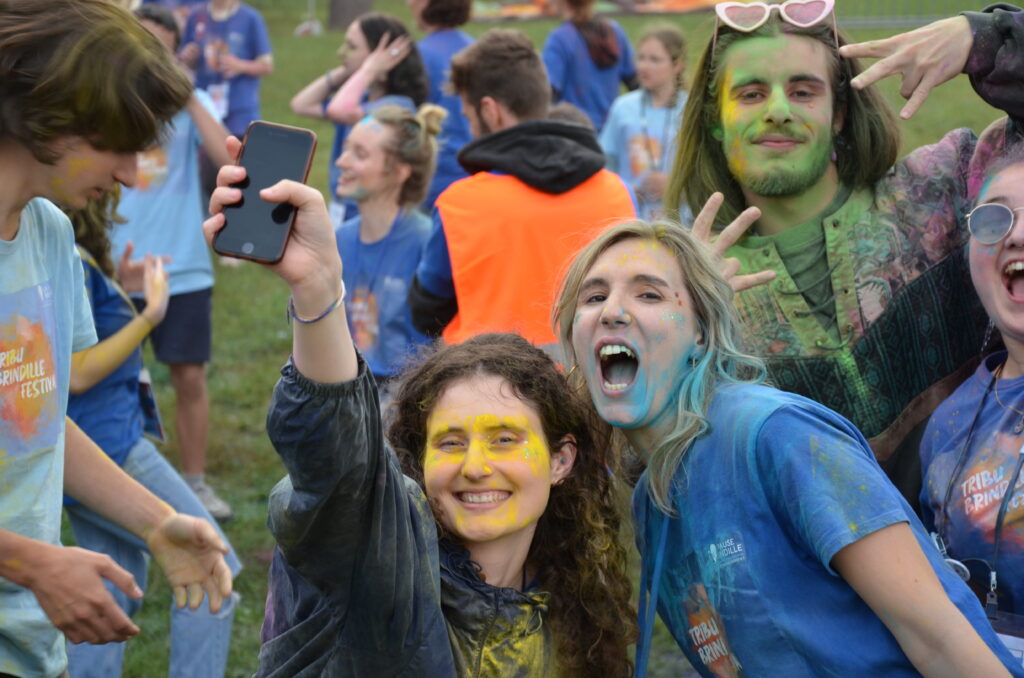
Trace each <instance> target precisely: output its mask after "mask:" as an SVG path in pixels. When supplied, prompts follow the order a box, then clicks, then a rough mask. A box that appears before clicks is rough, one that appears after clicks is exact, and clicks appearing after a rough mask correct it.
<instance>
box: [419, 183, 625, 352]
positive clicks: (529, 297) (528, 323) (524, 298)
mask: <svg viewBox="0 0 1024 678" xmlns="http://www.w3.org/2000/svg"><path fill="white" fill-rule="evenodd" d="M436 206H437V209H438V212H439V213H440V215H441V222H442V224H443V225H444V233H445V238H446V239H447V241H448V253H449V255H450V257H451V263H452V281H453V283H454V286H455V298H456V300H457V302H458V305H459V311H458V313H457V314H456V316H455V317H454V318H453V319H452V321H451V323H449V324H448V326H447V327H446V328H445V330H444V339H445V341H446V342H447V343H449V344H454V343H458V342H460V341H463V340H464V339H468V338H470V337H472V336H475V335H478V334H483V333H484V332H517V333H518V334H521V335H522V336H523V337H525V338H526V339H528V340H529V341H531V342H533V343H534V344H537V345H545V344H555V343H556V341H557V340H556V338H555V334H554V331H553V330H552V329H551V308H552V305H553V304H554V302H555V295H556V294H557V293H558V285H559V283H561V280H562V276H563V275H564V274H565V272H566V270H567V269H568V268H569V264H570V263H571V262H572V259H573V257H575V256H576V253H577V252H579V250H580V249H582V248H583V246H584V245H586V244H587V243H589V242H590V241H591V240H593V239H594V237H595V236H597V235H598V234H600V233H602V232H604V231H605V230H606V229H607V228H609V227H610V226H612V225H614V224H615V223H617V222H619V221H622V220H623V219H630V218H634V217H635V216H636V209H635V207H634V206H633V200H632V197H631V196H630V193H629V189H627V188H626V185H625V184H624V183H623V182H622V179H620V178H619V177H618V176H616V175H615V174H612V173H611V172H609V171H608V170H600V171H599V172H597V173H596V174H595V175H594V176H592V177H590V178H589V179H587V180H586V181H584V182H583V183H582V184H580V185H579V186H577V187H576V188H573V189H572V190H570V191H567V192H565V193H561V194H557V195H554V194H551V193H544V192H543V191H539V190H537V189H535V188H531V187H530V186H528V185H526V184H524V183H523V182H522V181H520V180H519V179H517V178H515V177H513V176H509V175H499V174H491V173H490V172H478V173H477V174H474V175H473V176H470V177H467V178H465V179H461V180H459V181H457V182H455V183H453V184H452V185H451V186H449V187H448V189H447V190H446V191H445V192H444V193H442V194H441V195H440V197H438V199H437V203H436Z"/></svg>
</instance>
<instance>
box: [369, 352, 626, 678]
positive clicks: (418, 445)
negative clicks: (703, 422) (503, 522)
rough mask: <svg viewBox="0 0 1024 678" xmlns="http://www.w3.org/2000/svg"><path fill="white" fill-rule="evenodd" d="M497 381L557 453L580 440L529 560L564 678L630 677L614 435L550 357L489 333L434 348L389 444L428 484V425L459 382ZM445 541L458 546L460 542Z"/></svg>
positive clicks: (410, 374) (416, 375) (395, 420)
mask: <svg viewBox="0 0 1024 678" xmlns="http://www.w3.org/2000/svg"><path fill="white" fill-rule="evenodd" d="M483 375H492V376H497V377H501V378H502V379H504V380H505V381H507V382H508V383H509V384H510V385H511V387H512V389H513V392H514V393H515V395H516V396H517V397H518V398H519V399H521V400H522V401H524V402H525V403H528V404H529V405H531V406H532V407H534V408H535V409H536V410H537V413H538V414H539V415H540V420H541V423H542V426H543V429H544V437H545V439H546V441H547V443H548V445H549V446H550V445H551V444H552V443H554V442H555V441H558V440H561V439H562V438H563V437H564V436H566V435H569V434H571V435H573V436H575V438H576V446H577V455H576V463H575V464H574V466H573V469H572V472H571V473H570V474H569V475H568V476H567V477H566V478H565V479H564V480H563V482H561V483H560V484H558V485H554V486H553V487H552V488H551V496H550V498H549V500H548V505H547V508H546V509H545V511H544V514H543V515H542V516H541V518H540V520H539V521H538V523H537V531H536V532H535V533H534V537H533V543H532V544H531V545H530V553H529V555H528V556H527V562H529V564H530V565H531V566H533V567H535V568H537V579H538V581H539V582H540V584H541V586H542V587H543V588H544V589H545V590H546V591H549V592H550V594H551V599H550V600H551V603H550V613H549V617H548V622H549V623H550V624H551V626H552V630H553V634H554V637H555V646H556V647H557V651H558V662H559V667H560V669H561V672H562V673H563V674H564V675H567V676H596V675H602V676H607V678H614V677H618V676H630V675H632V672H633V663H632V660H631V659H630V658H629V654H628V652H627V648H628V647H629V645H630V644H631V643H633V642H634V640H635V638H636V622H635V619H636V613H635V610H634V609H633V607H632V605H631V603H630V595H631V588H632V587H631V583H630V579H629V576H628V574H627V560H628V559H627V555H626V549H625V548H624V547H623V546H622V540H621V539H620V537H621V534H620V532H621V527H622V520H621V511H620V509H619V506H620V503H621V502H620V499H619V497H618V494H617V492H616V488H615V485H614V478H613V476H612V474H611V473H610V470H609V467H610V465H611V464H612V462H613V455H612V454H611V453H610V448H609V442H608V440H609V433H610V429H609V427H608V426H607V425H605V424H604V423H603V422H601V421H600V420H598V419H596V418H595V417H594V416H593V414H592V411H593V410H592V408H590V407H589V406H588V403H586V402H585V401H583V400H581V399H580V397H579V396H577V395H576V394H575V393H573V391H572V390H570V389H569V386H568V383H567V381H566V380H565V378H564V377H563V376H562V374H561V373H560V372H559V371H558V369H557V368H556V367H555V364H554V362H552V360H551V358H550V357H549V356H548V355H547V354H546V353H545V352H544V351H542V350H541V349H539V348H537V347H535V346H533V345H532V344H530V343H529V342H528V341H526V340H525V339H523V338H522V337H520V336H518V335H514V334H483V335H479V336H476V337H473V338H472V339H469V340H467V341H465V342H462V343H461V344H455V345H451V346H442V347H440V348H436V349H434V350H432V351H430V352H428V353H427V354H426V356H425V357H423V358H421V362H420V363H419V364H418V365H416V366H414V367H412V368H410V369H409V370H407V371H406V372H405V374H404V375H403V377H402V379H401V381H400V383H399V385H398V386H397V389H396V395H395V402H394V404H393V405H392V408H393V409H392V411H391V412H390V416H391V425H390V426H389V429H388V439H389V442H390V443H391V445H392V447H393V448H394V450H395V452H396V453H397V455H398V458H399V460H400V461H401V463H402V470H403V471H404V472H405V474H406V475H408V476H409V477H411V478H414V479H415V480H416V481H417V482H418V483H419V484H420V486H421V487H422V486H423V453H424V450H425V449H426V442H427V419H428V418H429V417H430V413H431V411H432V410H433V409H434V405H435V404H436V403H437V402H438V400H439V399H440V398H441V396H442V395H443V393H444V392H445V389H446V388H448V387H449V386H450V385H451V384H453V383H455V382H457V381H460V380H463V379H471V378H473V377H476V376H483ZM438 527H439V529H440V530H441V532H442V535H443V536H444V537H446V538H448V539H450V540H452V541H455V542H457V541H458V538H457V537H455V536H454V535H452V534H450V533H447V534H446V533H445V531H444V529H443V526H441V524H440V521H438Z"/></svg>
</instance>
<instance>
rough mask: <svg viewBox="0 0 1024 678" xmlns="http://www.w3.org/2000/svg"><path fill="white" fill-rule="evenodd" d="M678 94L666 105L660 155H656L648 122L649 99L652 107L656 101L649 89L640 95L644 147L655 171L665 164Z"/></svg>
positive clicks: (659, 149)
mask: <svg viewBox="0 0 1024 678" xmlns="http://www.w3.org/2000/svg"><path fill="white" fill-rule="evenodd" d="M677 96H678V92H676V93H673V94H672V97H671V98H670V99H669V100H668V105H667V106H666V107H665V121H664V122H663V123H662V125H661V139H660V144H661V145H660V147H659V148H658V151H659V153H658V156H657V157H655V153H654V143H653V139H652V138H651V128H650V127H649V126H648V124H647V101H648V100H651V107H652V108H653V107H654V101H653V98H652V97H651V93H650V92H648V91H647V90H644V93H643V94H641V95H640V126H641V127H642V128H643V130H644V149H645V150H646V151H647V160H648V165H649V167H650V168H651V169H652V170H654V171H655V172H660V171H661V169H662V167H663V166H664V164H665V153H666V152H667V151H668V130H669V124H670V123H671V122H672V111H673V109H674V108H675V104H676V97H677Z"/></svg>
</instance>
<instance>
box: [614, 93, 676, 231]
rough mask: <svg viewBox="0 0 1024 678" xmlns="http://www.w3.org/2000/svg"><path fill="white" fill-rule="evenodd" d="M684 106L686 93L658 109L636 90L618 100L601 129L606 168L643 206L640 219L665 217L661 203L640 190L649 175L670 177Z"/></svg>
mask: <svg viewBox="0 0 1024 678" xmlns="http://www.w3.org/2000/svg"><path fill="white" fill-rule="evenodd" d="M685 105H686V92H679V94H678V95H677V96H676V101H675V105H674V106H672V107H670V108H669V107H665V108H655V107H654V106H653V105H652V104H651V96H650V94H649V93H648V92H646V91H645V90H642V89H638V90H634V91H632V92H627V93H626V94H623V95H622V96H620V97H619V98H618V99H616V100H615V103H613V104H612V108H611V110H610V111H609V112H608V119H607V120H606V121H605V123H604V127H603V128H601V134H600V136H599V141H600V142H601V148H602V149H604V154H605V156H606V157H607V159H608V160H607V164H606V165H605V167H607V168H608V169H609V170H611V171H612V172H615V173H616V174H618V175H619V176H620V177H622V180H623V181H625V182H626V184H628V185H629V187H630V188H632V189H633V192H634V193H635V194H636V196H637V200H638V202H639V204H640V209H639V210H638V215H637V216H639V217H640V218H642V219H654V218H658V217H659V216H662V215H661V201H660V200H645V198H644V195H643V193H642V192H641V191H639V190H638V189H639V188H640V184H641V183H642V182H643V180H644V178H645V177H646V176H647V173H648V172H651V171H654V172H664V173H665V174H669V173H670V170H671V167H672V159H673V158H674V157H675V148H676V135H677V133H678V132H679V123H680V121H681V120H682V117H683V106H685Z"/></svg>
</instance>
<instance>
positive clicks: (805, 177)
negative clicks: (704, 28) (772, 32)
mask: <svg viewBox="0 0 1024 678" xmlns="http://www.w3.org/2000/svg"><path fill="white" fill-rule="evenodd" d="M723 70H724V74H723V77H722V88H721V91H720V93H719V111H720V115H721V118H720V131H721V141H722V150H723V152H724V153H725V156H726V159H727V161H728V164H729V170H730V171H731V172H732V174H733V176H734V177H736V180H737V181H738V182H739V183H740V185H741V186H743V188H744V189H745V190H747V191H749V192H751V193H754V194H756V195H761V196H765V197H786V196H796V195H800V194H801V193H803V192H805V191H807V190H808V189H810V188H812V187H814V186H815V185H816V184H817V183H818V182H820V181H823V180H824V178H825V175H826V171H827V170H828V168H829V165H830V164H831V162H832V160H831V156H832V138H833V127H834V123H835V120H834V119H833V115H832V97H833V93H832V87H831V85H830V76H829V68H828V54H827V51H826V47H825V45H823V44H822V43H820V42H818V41H817V40H814V39H812V38H806V37H802V36H794V35H780V36H776V37H770V38H767V37H759V38H747V39H744V40H739V41H737V42H736V43H735V44H733V45H732V46H730V47H729V48H728V50H726V52H725V56H724V62H723Z"/></svg>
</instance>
